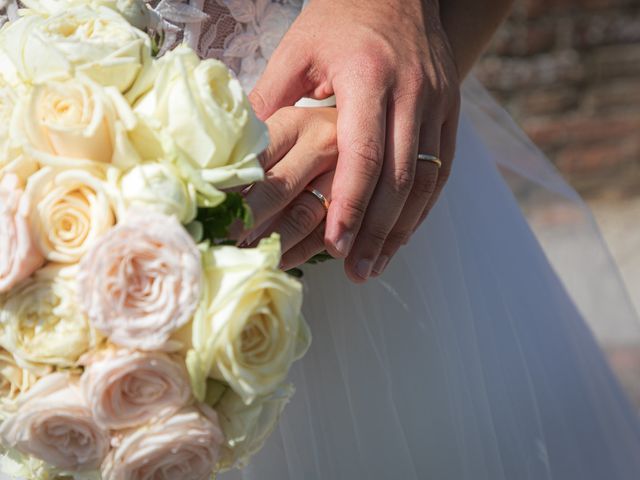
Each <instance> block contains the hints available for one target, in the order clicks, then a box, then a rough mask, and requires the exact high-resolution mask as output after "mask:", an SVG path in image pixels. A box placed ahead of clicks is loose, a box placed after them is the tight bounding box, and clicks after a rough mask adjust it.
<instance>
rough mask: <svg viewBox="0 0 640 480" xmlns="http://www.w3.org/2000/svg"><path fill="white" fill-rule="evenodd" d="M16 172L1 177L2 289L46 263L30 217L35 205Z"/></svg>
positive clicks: (0, 285) (0, 250)
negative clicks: (30, 224)
mask: <svg viewBox="0 0 640 480" xmlns="http://www.w3.org/2000/svg"><path fill="white" fill-rule="evenodd" d="M20 183H21V182H20V179H19V178H18V176H17V175H15V174H13V173H8V174H5V175H4V176H3V177H2V180H0V292H6V291H8V290H9V289H11V288H12V287H13V286H14V285H15V284H16V283H18V282H20V281H21V280H24V279H25V278H27V277H29V276H30V275H31V274H32V273H33V272H35V271H36V270H37V269H38V268H40V267H41V266H42V264H43V263H44V257H43V256H42V253H40V251H39V250H38V248H37V247H36V242H35V241H34V238H33V236H32V233H31V228H30V226H29V221H28V216H29V210H30V208H31V205H29V201H28V198H27V197H26V196H25V195H24V194H23V193H24V192H23V190H22V188H21V185H20Z"/></svg>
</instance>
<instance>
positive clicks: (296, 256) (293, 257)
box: [281, 222, 325, 271]
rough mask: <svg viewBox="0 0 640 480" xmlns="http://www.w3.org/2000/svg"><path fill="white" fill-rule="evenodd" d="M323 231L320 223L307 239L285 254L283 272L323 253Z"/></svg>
mask: <svg viewBox="0 0 640 480" xmlns="http://www.w3.org/2000/svg"><path fill="white" fill-rule="evenodd" d="M324 229H325V224H324V222H322V223H321V224H320V225H318V226H317V227H316V229H315V230H314V231H313V232H311V234H310V235H309V236H308V237H307V238H305V239H304V240H303V241H302V242H300V243H298V244H297V245H296V246H294V247H293V248H292V249H291V250H289V251H288V252H287V253H285V254H284V255H283V257H282V261H281V268H282V269H283V270H285V271H286V270H291V269H292V268H295V267H297V266H299V265H302V264H303V263H305V262H306V261H308V260H310V259H311V258H313V257H314V256H315V255H317V254H319V253H321V252H323V251H324V250H325V247H324Z"/></svg>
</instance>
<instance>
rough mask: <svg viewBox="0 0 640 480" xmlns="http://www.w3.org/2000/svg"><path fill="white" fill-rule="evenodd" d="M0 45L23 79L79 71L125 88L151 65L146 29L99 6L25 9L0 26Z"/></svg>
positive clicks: (33, 80)
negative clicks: (43, 12)
mask: <svg viewBox="0 0 640 480" xmlns="http://www.w3.org/2000/svg"><path fill="white" fill-rule="evenodd" d="M43 3H47V4H52V3H53V1H51V0H49V1H47V2H43ZM56 3H59V4H60V5H61V6H63V4H64V2H57V0H56ZM96 3H99V2H96ZM0 45H1V46H2V47H3V48H4V50H5V51H6V52H7V54H8V55H9V57H10V58H11V61H12V62H13V63H14V65H15V67H16V69H17V70H18V73H19V75H20V76H21V77H22V79H23V80H25V81H27V82H29V83H42V82H46V81H49V80H51V79H62V78H70V77H73V76H74V75H76V74H77V73H83V74H85V75H86V76H88V77H89V78H91V79H93V80H94V81H96V82H97V83H98V84H100V85H103V86H111V87H115V88H116V89H118V90H119V91H120V92H121V93H127V92H128V91H130V90H132V89H134V85H135V83H136V81H137V80H138V79H139V78H142V77H143V76H144V73H146V70H147V69H149V68H151V40H150V39H149V37H148V35H146V34H145V33H143V32H142V31H141V30H138V29H137V28H134V27H133V26H131V25H130V24H129V22H127V20H125V19H124V18H123V17H122V15H120V14H118V13H117V12H114V11H113V10H111V9H109V8H105V7H97V8H92V7H89V6H80V7H77V8H64V9H62V10H61V11H60V12H59V13H57V14H55V15H52V16H49V17H44V16H40V15H26V16H24V17H22V18H20V19H18V20H17V21H15V22H12V23H11V24H10V25H9V26H8V27H7V28H5V29H4V30H3V31H2V34H1V36H0Z"/></svg>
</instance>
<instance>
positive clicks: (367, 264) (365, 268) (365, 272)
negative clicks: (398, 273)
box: [356, 259, 373, 280]
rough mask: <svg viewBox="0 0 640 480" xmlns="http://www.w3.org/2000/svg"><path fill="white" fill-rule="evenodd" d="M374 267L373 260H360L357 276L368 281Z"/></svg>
mask: <svg viewBox="0 0 640 480" xmlns="http://www.w3.org/2000/svg"><path fill="white" fill-rule="evenodd" d="M372 267H373V261H371V260H365V259H363V260H359V261H358V263H357V264H356V275H358V276H359V277H360V278H362V279H364V280H366V279H367V278H369V276H370V275H371V268H372Z"/></svg>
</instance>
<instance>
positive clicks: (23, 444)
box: [0, 373, 109, 471]
mask: <svg viewBox="0 0 640 480" xmlns="http://www.w3.org/2000/svg"><path fill="white" fill-rule="evenodd" d="M0 438H1V439H2V443H3V445H4V446H5V447H8V448H15V449H16V450H18V451H20V452H22V453H24V454H27V455H33V456H34V457H36V458H39V459H41V460H44V461H45V462H47V463H49V464H51V465H53V466H55V467H57V468H59V469H62V470H77V471H86V470H94V469H97V468H99V466H100V464H101V463H102V460H103V459H104V458H105V456H106V454H107V452H108V450H109V437H108V435H107V432H106V431H104V430H102V429H101V428H100V427H99V426H98V425H97V424H96V423H95V421H94V420H93V418H92V416H91V411H90V410H89V409H88V408H87V406H86V405H85V403H84V399H83V398H82V395H81V394H80V392H79V389H78V388H77V387H75V386H74V385H72V384H71V383H70V380H69V377H68V375H66V374H64V373H54V374H51V375H48V376H46V377H44V378H42V379H41V380H39V381H38V382H37V383H36V384H35V385H34V386H33V387H32V388H31V390H29V391H28V392H27V393H26V394H25V395H24V396H21V397H20V399H19V406H18V411H17V412H16V413H15V414H14V415H12V416H10V417H9V418H7V419H6V420H5V421H4V422H3V423H2V425H1V426H0Z"/></svg>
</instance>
